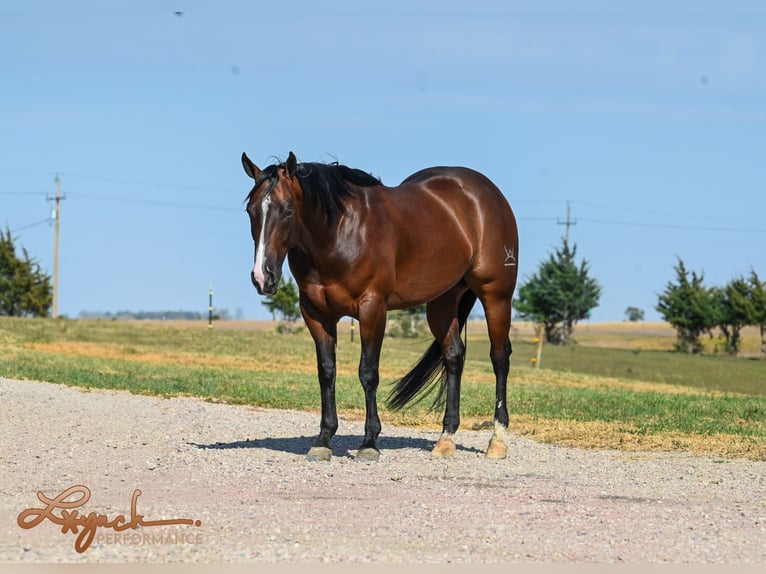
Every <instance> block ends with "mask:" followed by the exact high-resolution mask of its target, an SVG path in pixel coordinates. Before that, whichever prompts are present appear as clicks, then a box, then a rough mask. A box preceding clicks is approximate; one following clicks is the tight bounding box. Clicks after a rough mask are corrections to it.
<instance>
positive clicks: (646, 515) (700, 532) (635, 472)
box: [0, 379, 766, 563]
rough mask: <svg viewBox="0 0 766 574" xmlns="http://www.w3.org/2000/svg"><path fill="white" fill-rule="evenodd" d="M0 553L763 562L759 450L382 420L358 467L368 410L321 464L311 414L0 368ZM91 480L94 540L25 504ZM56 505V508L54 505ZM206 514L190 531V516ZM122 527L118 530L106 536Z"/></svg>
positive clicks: (63, 558) (765, 510)
mask: <svg viewBox="0 0 766 574" xmlns="http://www.w3.org/2000/svg"><path fill="white" fill-rule="evenodd" d="M0 400H2V404H3V416H2V417H0V440H1V441H2V444H3V445H4V449H3V450H4V454H5V456H3V457H2V460H0V468H1V469H2V470H0V489H1V490H2V499H1V501H0V514H1V515H2V522H1V523H0V560H2V561H7V562H126V561H139V562H160V561H162V562H168V561H169V562H191V561H196V562H219V561H220V562H257V561H265V562H279V561H284V562H305V561H317V562H553V561H555V562H634V563H635V562H676V563H679V562H750V563H757V562H765V561H766V463H764V462H754V461H744V460H722V459H714V458H702V457H695V456H692V455H685V454H656V453H622V452H617V451H588V450H581V449H569V448H561V447H555V446H551V445H546V444H539V443H535V442H532V441H529V440H526V439H523V438H519V437H511V442H510V449H509V458H508V459H506V460H503V461H490V460H486V459H485V458H484V457H483V456H482V452H483V449H484V448H485V447H486V442H487V440H488V438H489V432H488V431H471V430H461V431H460V432H459V433H458V435H457V442H458V451H457V454H456V456H455V458H454V459H453V460H449V461H443V460H434V459H431V458H430V456H429V449H430V447H431V446H432V444H433V441H434V440H435V439H436V437H437V432H435V431H433V430H423V429H411V428H398V427H391V426H385V427H384V429H383V433H382V435H381V440H380V447H381V450H382V455H381V460H380V462H379V463H377V464H362V463H357V462H356V461H354V459H353V455H354V452H355V449H356V447H357V445H358V443H359V442H360V440H361V435H362V423H360V422H356V421H341V426H340V429H339V431H338V435H337V436H336V439H335V443H334V452H335V455H336V456H335V457H334V458H333V460H332V461H331V462H329V463H307V462H306V461H305V460H304V458H303V454H304V453H305V452H306V451H307V450H308V448H309V446H310V444H311V441H312V438H313V436H314V433H315V432H316V431H317V430H318V419H317V416H316V415H315V414H311V413H303V412H295V411H280V410H265V409H256V408H251V407H240V406H231V405H224V404H215V403H209V402H204V401H201V400H198V399H194V398H172V399H162V398H156V397H148V396H138V395H130V394H128V393H123V392H111V391H90V392H83V391H82V390H79V389H75V388H70V387H64V386H59V385H52V384H47V383H39V382H29V381H12V380H7V379H0ZM75 485H82V486H85V487H87V488H88V489H89V491H90V494H91V496H90V499H89V501H88V502H87V503H85V504H84V505H83V506H82V507H80V509H79V510H80V511H81V512H95V513H97V514H103V515H105V516H107V517H109V518H111V519H114V518H115V517H116V516H118V515H120V514H124V515H126V516H127V517H128V518H127V519H126V520H129V518H130V515H131V499H132V497H134V496H135V491H136V489H140V491H141V494H140V496H139V498H138V499H137V502H136V506H137V512H138V513H140V514H141V515H143V517H144V519H145V520H146V521H151V520H173V519H181V518H183V519H189V520H190V521H192V524H189V525H187V524H183V525H156V526H144V527H141V528H139V529H136V530H134V529H128V530H125V531H123V532H121V533H118V532H116V531H115V530H114V529H109V528H99V529H98V530H97V531H96V533H95V536H94V540H93V542H92V543H91V545H90V547H89V548H88V549H87V550H85V552H83V553H78V552H76V551H75V550H74V543H75V539H76V537H77V536H76V535H75V534H73V533H71V532H70V533H66V534H64V533H62V532H61V530H62V528H61V526H57V525H55V524H53V523H51V521H50V520H45V521H43V522H42V523H41V524H39V525H37V526H35V527H33V528H30V529H22V528H21V527H20V526H19V525H18V523H17V517H18V516H19V514H20V513H21V512H22V511H23V510H25V509H29V508H40V507H42V506H43V505H42V504H41V503H40V502H39V501H38V499H37V497H36V493H37V492H38V491H41V492H42V493H44V494H46V495H48V496H50V497H54V496H55V495H58V494H59V493H61V492H63V491H64V490H66V489H67V488H69V487H72V486H75ZM59 512H60V511H59ZM196 521H199V523H200V524H199V526H197V525H195V524H196ZM118 534H120V537H119V539H118V538H117V535H118Z"/></svg>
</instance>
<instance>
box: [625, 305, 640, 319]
mask: <svg viewBox="0 0 766 574" xmlns="http://www.w3.org/2000/svg"><path fill="white" fill-rule="evenodd" d="M625 316H626V317H627V318H628V321H631V322H636V321H643V320H644V310H643V309H639V308H638V307H628V308H627V309H625Z"/></svg>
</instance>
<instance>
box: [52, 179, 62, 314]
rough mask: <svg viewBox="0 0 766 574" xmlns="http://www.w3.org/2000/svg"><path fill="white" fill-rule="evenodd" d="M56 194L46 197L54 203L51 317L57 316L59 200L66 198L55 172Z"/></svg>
mask: <svg viewBox="0 0 766 574" xmlns="http://www.w3.org/2000/svg"><path fill="white" fill-rule="evenodd" d="M55 183H56V196H55V197H53V198H51V197H48V201H50V200H51V199H53V200H54V201H55V202H56V203H55V204H54V207H53V213H52V214H51V216H52V217H53V222H54V237H53V318H54V319H57V318H58V316H59V229H60V227H61V200H62V199H66V197H65V196H62V195H61V178H59V176H58V174H56V179H55Z"/></svg>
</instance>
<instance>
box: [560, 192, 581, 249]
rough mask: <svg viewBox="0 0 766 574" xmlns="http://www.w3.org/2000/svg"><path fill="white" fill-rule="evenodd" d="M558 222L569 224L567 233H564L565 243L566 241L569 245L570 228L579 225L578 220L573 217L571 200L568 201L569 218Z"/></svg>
mask: <svg viewBox="0 0 766 574" xmlns="http://www.w3.org/2000/svg"><path fill="white" fill-rule="evenodd" d="M556 223H558V224H559V225H566V226H567V230H566V234H565V235H564V243H566V245H567V246H568V245H569V228H570V227H571V226H572V225H577V220H573V219H572V210H571V209H570V207H569V202H568V201H567V219H566V221H561V220H560V219H559V220H558V221H557V222H556Z"/></svg>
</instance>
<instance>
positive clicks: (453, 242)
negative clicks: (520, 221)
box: [380, 167, 518, 307]
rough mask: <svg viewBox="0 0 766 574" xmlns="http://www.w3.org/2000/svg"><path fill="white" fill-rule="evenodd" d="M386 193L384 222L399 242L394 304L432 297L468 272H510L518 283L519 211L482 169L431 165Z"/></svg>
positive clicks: (487, 276)
mask: <svg viewBox="0 0 766 574" xmlns="http://www.w3.org/2000/svg"><path fill="white" fill-rule="evenodd" d="M382 195H383V196H384V197H385V202H382V203H383V205H385V207H384V208H382V209H381V210H380V211H381V212H382V214H383V215H384V216H385V217H386V218H387V222H381V225H383V226H385V227H388V228H389V233H391V235H392V236H391V239H390V240H391V242H392V243H393V244H394V245H395V255H394V256H395V266H394V267H395V281H394V290H393V293H392V294H391V296H390V299H389V305H390V306H391V307H406V306H411V305H416V304H419V303H422V302H426V301H429V300H431V299H433V298H435V297H437V296H438V295H440V294H441V293H443V292H445V291H446V290H448V289H450V288H451V287H453V286H454V285H456V284H457V283H459V282H460V281H461V280H463V279H464V278H465V279H466V280H469V279H473V280H477V277H478V281H480V282H486V281H488V280H494V279H495V277H496V275H498V274H499V275H500V276H502V277H507V276H508V275H509V272H512V274H513V278H512V280H511V281H509V282H512V283H515V268H513V269H509V268H508V267H507V266H506V264H507V263H508V262H509V261H510V260H509V258H508V257H509V252H511V251H512V252H513V261H511V263H513V264H515V254H516V249H517V243H518V234H517V231H516V222H515V219H514V216H513V212H512V211H511V209H510V206H509V205H508V202H507V201H506V199H505V198H504V197H503V195H502V193H500V191H499V190H498V189H497V187H496V186H495V185H494V184H492V182H491V181H490V180H489V179H487V178H486V177H485V176H483V175H482V174H480V173H478V172H475V171H473V170H470V169H466V168H445V167H439V168H429V169H426V170H423V171H420V172H418V173H417V174H414V175H413V176H410V177H409V178H407V179H406V180H405V181H404V182H403V183H402V185H400V186H399V187H398V188H391V189H388V190H386V192H384V193H383V194H382ZM381 207H382V206H381ZM386 224H387V225H386ZM467 276H470V277H467Z"/></svg>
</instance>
